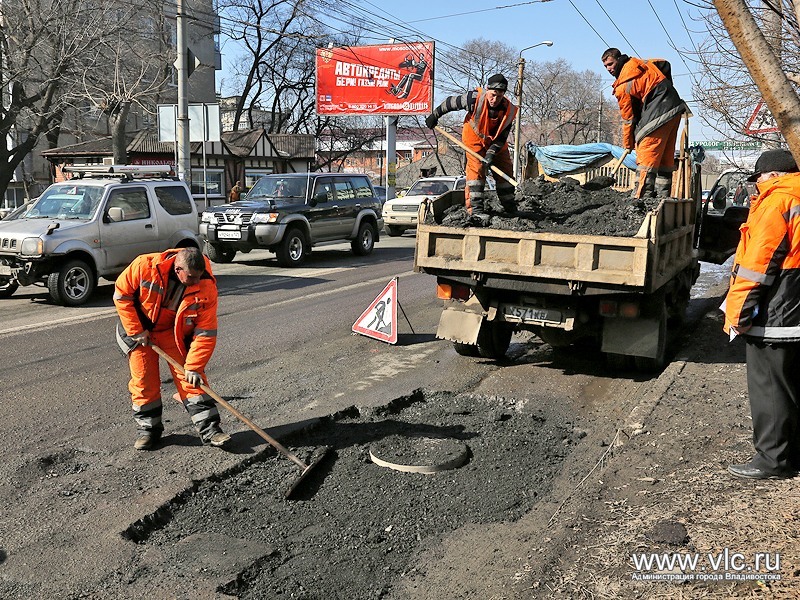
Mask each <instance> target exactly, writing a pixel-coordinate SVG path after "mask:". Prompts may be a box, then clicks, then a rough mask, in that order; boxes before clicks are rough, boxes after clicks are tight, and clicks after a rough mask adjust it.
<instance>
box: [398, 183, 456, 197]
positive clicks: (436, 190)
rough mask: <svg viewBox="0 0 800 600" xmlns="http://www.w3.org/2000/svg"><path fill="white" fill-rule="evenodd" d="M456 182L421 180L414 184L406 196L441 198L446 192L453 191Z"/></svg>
mask: <svg viewBox="0 0 800 600" xmlns="http://www.w3.org/2000/svg"><path fill="white" fill-rule="evenodd" d="M454 185H455V182H453V181H424V180H420V181H417V182H416V183H414V185H412V186H411V187H410V188H409V189H408V191H407V192H406V194H405V195H406V196H441V195H442V194H444V193H445V192H449V191H450V190H452V189H453V186H454Z"/></svg>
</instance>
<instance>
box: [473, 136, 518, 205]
mask: <svg viewBox="0 0 800 600" xmlns="http://www.w3.org/2000/svg"><path fill="white" fill-rule="evenodd" d="M478 154H480V155H481V156H483V155H484V154H486V150H482V151H481V152H479V153H478ZM492 165H493V166H495V167H497V168H498V169H500V170H501V171H502V172H503V173H505V174H506V175H508V176H509V177H513V176H514V163H513V162H512V161H511V153H510V152H509V150H508V147H507V146H506V147H505V148H503V149H502V150H500V152H498V153H497V154H495V156H494V161H492ZM489 169H490V168H489V167H487V166H486V163H484V162H483V161H481V160H478V159H477V158H475V157H474V156H472V154H469V153H467V168H466V175H467V187H466V189H465V190H464V197H465V198H466V200H467V210H468V211H469V210H470V208H471V203H470V194H476V195H479V196H480V198H481V201H482V200H483V197H484V190H485V186H486V175H487V171H489ZM494 179H495V183H496V185H497V193H498V196H500V195H501V191H505V189H506V188H510V189H511V193H512V194H513V192H514V186H512V185H511V184H510V183H508V182H507V181H506V180H505V179H503V178H502V177H500V176H499V175H497V176H495V178H494Z"/></svg>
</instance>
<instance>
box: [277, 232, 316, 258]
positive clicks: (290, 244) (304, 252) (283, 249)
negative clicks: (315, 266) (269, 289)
mask: <svg viewBox="0 0 800 600" xmlns="http://www.w3.org/2000/svg"><path fill="white" fill-rule="evenodd" d="M308 249H309V248H308V242H307V241H306V236H305V234H304V233H303V232H302V231H301V230H300V229H298V228H297V227H290V228H289V229H287V230H286V233H285V234H284V235H283V239H282V240H281V243H280V244H278V247H277V248H276V249H275V255H276V256H277V257H278V264H279V265H280V266H282V267H299V266H300V265H302V264H303V263H304V262H305V260H306V257H307V256H308Z"/></svg>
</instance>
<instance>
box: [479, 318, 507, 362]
mask: <svg viewBox="0 0 800 600" xmlns="http://www.w3.org/2000/svg"><path fill="white" fill-rule="evenodd" d="M512 333H513V329H512V328H511V327H509V326H508V325H506V324H505V323H495V322H493V321H486V322H485V323H484V324H483V325H481V330H480V331H479V332H478V352H479V353H480V355H481V357H483V358H491V359H493V360H499V359H501V358H503V357H504V356H505V355H506V352H508V347H509V346H510V345H511V334H512Z"/></svg>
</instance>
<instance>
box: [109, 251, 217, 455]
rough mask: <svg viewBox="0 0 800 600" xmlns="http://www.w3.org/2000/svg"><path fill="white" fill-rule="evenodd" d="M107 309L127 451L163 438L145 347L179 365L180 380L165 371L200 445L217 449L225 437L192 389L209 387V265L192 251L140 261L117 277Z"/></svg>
mask: <svg viewBox="0 0 800 600" xmlns="http://www.w3.org/2000/svg"><path fill="white" fill-rule="evenodd" d="M114 304H115V305H116V307H117V313H118V314H119V317H120V322H119V323H118V325H117V343H118V344H119V346H120V348H121V349H122V350H123V352H124V353H126V354H127V355H128V361H129V366H130V370H131V380H130V383H129V384H128V389H129V390H130V393H131V400H132V401H133V418H134V420H135V421H136V425H137V429H138V435H137V438H136V441H135V442H134V447H135V448H136V449H137V450H149V449H151V448H153V446H154V445H155V444H156V442H158V440H159V438H160V437H161V433H162V432H163V431H164V426H163V425H162V423H161V413H162V404H161V377H160V375H159V368H158V355H157V354H156V353H155V351H154V350H153V349H152V348H151V347H150V345H151V344H152V345H156V346H158V347H159V348H161V349H162V350H164V352H166V353H167V354H168V355H170V356H171V357H172V358H174V359H175V360H176V361H177V362H178V363H180V364H182V365H183V368H184V373H178V372H176V370H175V369H173V368H172V366H170V371H172V377H173V379H174V381H175V385H176V387H177V388H178V397H179V398H180V400H181V402H182V404H183V406H184V408H185V409H186V412H188V413H189V416H190V417H191V419H192V423H193V424H194V426H195V429H196V430H197V432H198V433H199V435H200V439H201V440H202V441H203V443H206V444H210V445H212V446H223V445H224V444H225V443H226V442H228V441H229V440H230V439H231V438H230V436H229V435H228V434H226V433H223V432H222V429H221V428H220V417H219V411H218V410H217V406H216V404H215V403H214V400H213V399H212V398H211V397H210V396H208V395H207V394H206V393H205V392H203V390H202V389H201V388H200V387H199V386H200V385H201V384H203V383H205V384H207V383H208V381H207V379H206V375H205V368H206V364H207V363H208V361H209V359H210V358H211V354H212V353H213V352H214V346H215V345H216V341H217V284H216V280H215V279H214V276H213V275H212V273H211V263H209V261H208V259H207V258H206V257H205V256H203V254H202V253H201V252H200V250H198V249H197V248H182V249H175V250H167V251H166V252H161V253H157V254H143V255H141V256H139V257H137V258H136V259H134V261H133V262H132V263H131V264H130V265H129V266H128V268H127V269H125V271H123V272H122V274H121V275H120V276H119V277H118V278H117V281H116V286H115V289H114Z"/></svg>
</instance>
